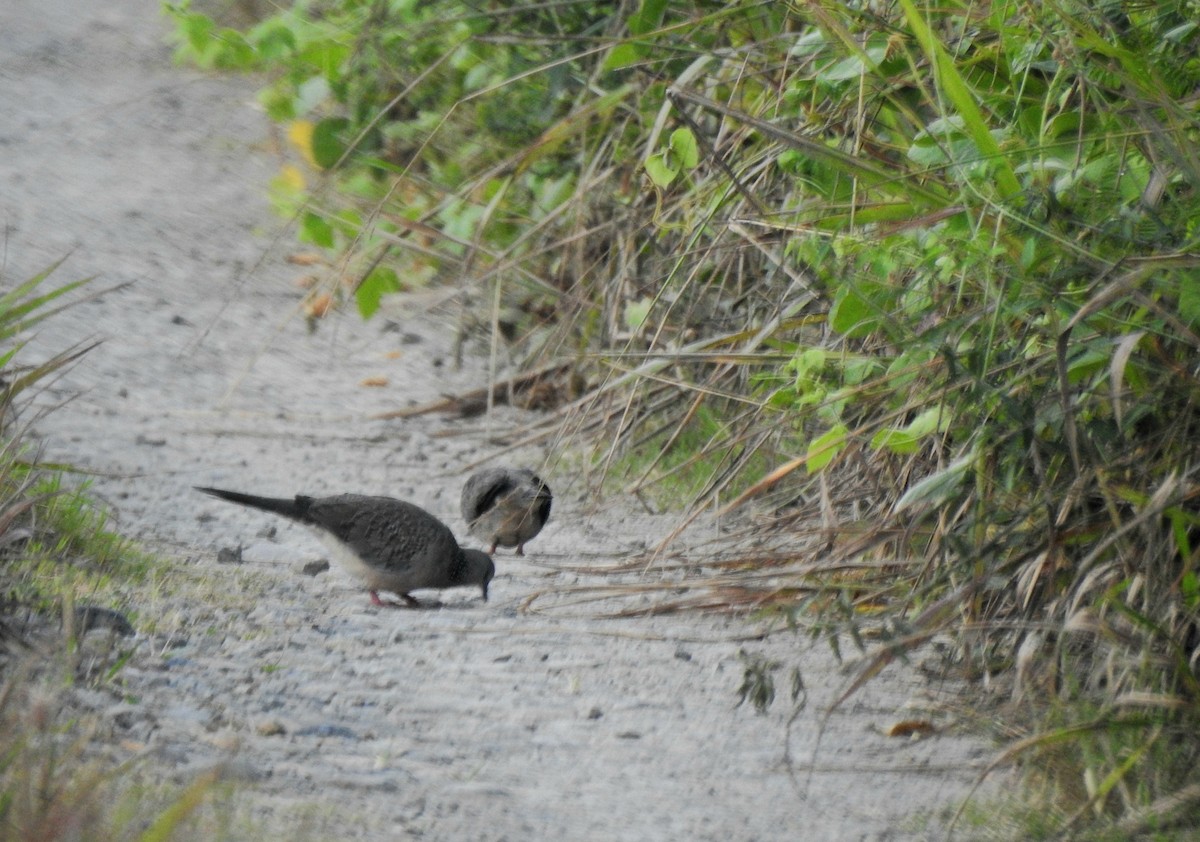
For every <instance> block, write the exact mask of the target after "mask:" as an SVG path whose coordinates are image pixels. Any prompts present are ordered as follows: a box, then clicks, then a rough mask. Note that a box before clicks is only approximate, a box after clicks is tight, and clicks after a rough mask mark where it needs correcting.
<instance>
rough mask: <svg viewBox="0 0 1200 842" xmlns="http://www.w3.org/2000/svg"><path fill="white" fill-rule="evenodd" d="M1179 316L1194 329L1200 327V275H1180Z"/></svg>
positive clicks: (1187, 273) (1181, 273) (1194, 273)
mask: <svg viewBox="0 0 1200 842" xmlns="http://www.w3.org/2000/svg"><path fill="white" fill-rule="evenodd" d="M1179 315H1180V316H1182V317H1183V320H1184V321H1186V322H1187V323H1188V324H1190V325H1191V326H1192V327H1194V328H1195V327H1200V273H1197V272H1180V273H1179Z"/></svg>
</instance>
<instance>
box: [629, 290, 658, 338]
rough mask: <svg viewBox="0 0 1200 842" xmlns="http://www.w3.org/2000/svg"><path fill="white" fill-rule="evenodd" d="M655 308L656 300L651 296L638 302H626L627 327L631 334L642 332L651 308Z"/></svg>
mask: <svg viewBox="0 0 1200 842" xmlns="http://www.w3.org/2000/svg"><path fill="white" fill-rule="evenodd" d="M653 306H654V299H653V298H650V297H649V296H645V297H642V298H639V299H638V300H637V301H627V302H625V327H626V329H627V330H629V332H630V333H637V332H638V331H639V330H641V327H642V325H643V324H644V323H645V321H646V318H647V317H648V316H649V315H650V308H651V307H653Z"/></svg>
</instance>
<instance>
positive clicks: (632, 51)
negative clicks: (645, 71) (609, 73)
mask: <svg viewBox="0 0 1200 842" xmlns="http://www.w3.org/2000/svg"><path fill="white" fill-rule="evenodd" d="M645 55H646V48H645V47H644V46H643V45H641V44H634V43H632V42H630V41H623V42H621V43H620V44H617V46H615V47H613V48H612V51H611V52H610V53H609V54H608V58H606V59H605V60H604V69H605V70H620V69H621V68H623V67H629V66H630V65H632V64H637V63H638V62H639V61H641V60H642V58H643V57H645Z"/></svg>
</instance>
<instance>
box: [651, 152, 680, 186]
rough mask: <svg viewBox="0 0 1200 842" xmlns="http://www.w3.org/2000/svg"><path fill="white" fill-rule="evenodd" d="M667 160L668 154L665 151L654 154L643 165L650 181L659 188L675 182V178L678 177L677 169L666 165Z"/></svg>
mask: <svg viewBox="0 0 1200 842" xmlns="http://www.w3.org/2000/svg"><path fill="white" fill-rule="evenodd" d="M667 158H668V153H667V152H666V151H665V150H664V151H662V152H655V153H654V154H653V155H651V156H650V157H649V158H647V159H646V163H645V165H644V166H645V167H646V175H648V176H650V180H651V181H653V182H654V183H655V184H656V185H658V186H659V187H667V186H668V185H670V183H671V182H672V181H674V180H675V176H677V175H679V168H678V167H672V166H671V165H670V164H668V163H667Z"/></svg>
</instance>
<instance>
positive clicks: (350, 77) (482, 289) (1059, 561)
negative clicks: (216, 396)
mask: <svg viewBox="0 0 1200 842" xmlns="http://www.w3.org/2000/svg"><path fill="white" fill-rule="evenodd" d="M173 13H174V15H175V19H176V21H177V26H178V33H179V37H180V48H179V49H180V53H181V55H182V56H183V57H185V58H187V59H190V60H192V61H194V62H197V63H199V64H201V65H202V66H208V67H218V68H243V69H249V68H254V69H262V70H265V71H266V72H267V73H268V74H269V78H270V80H271V82H270V84H269V86H268V87H267V88H266V89H265V90H264V92H263V102H264V104H265V106H266V108H267V110H268V112H269V113H270V115H271V116H272V117H273V118H275V119H277V120H279V121H282V122H285V123H286V124H287V125H288V131H289V135H290V136H291V137H292V138H293V139H294V140H295V141H296V142H297V143H298V145H299V146H300V147H301V148H302V149H303V150H304V152H305V155H306V156H307V158H308V167H309V169H308V170H307V171H305V170H304V169H302V168H293V169H289V170H288V171H286V172H285V173H284V174H282V175H281V177H280V178H279V180H278V182H277V184H276V193H275V196H276V200H277V202H278V203H279V206H280V209H281V210H282V211H283V212H285V213H287V214H293V215H295V217H296V219H297V220H298V223H299V226H298V227H299V232H300V237H301V239H302V240H304V241H306V242H308V243H311V244H313V245H315V246H319V247H322V248H324V249H327V250H328V252H329V254H330V256H331V257H330V259H331V263H332V266H333V270H332V271H331V272H330V285H329V286H328V287H327V288H326V289H325V290H324V292H323V294H324V295H326V296H327V297H329V298H332V299H338V298H346V299H350V298H353V300H354V301H355V302H356V304H357V306H358V308H359V310H360V311H361V312H362V314H363V315H364V316H370V315H372V314H373V313H374V312H375V311H376V310H377V308H378V307H379V304H380V301H381V300H382V299H383V298H384V296H386V295H388V294H390V293H393V292H397V291H402V290H412V289H415V288H419V287H421V286H425V285H428V284H431V283H433V282H435V281H440V282H442V283H448V284H452V285H455V286H457V287H458V288H459V290H460V291H461V295H462V298H463V299H464V300H465V302H466V303H467V305H468V306H467V307H466V308H465V312H466V313H468V314H469V316H468V317H464V318H463V319H462V331H463V340H464V341H467V340H469V339H471V337H472V336H483V337H484V338H485V340H486V341H489V342H491V343H492V348H493V358H495V357H496V356H497V355H496V353H495V348H496V347H497V346H498V345H500V344H501V343H503V345H504V347H505V348H506V349H507V351H508V352H509V353H510V354H511V356H512V358H513V359H515V360H517V361H518V365H519V366H520V367H521V368H522V369H523V370H525V371H534V372H539V373H540V374H544V375H545V379H544V380H539V381H537V384H538V388H531V389H529V390H528V393H527V394H526V396H525V400H526V401H527V402H529V403H536V404H537V405H540V406H545V405H551V406H554V407H556V410H555V411H556V414H555V416H554V417H555V418H557V419H561V420H562V421H563V423H565V424H567V425H574V428H575V429H577V430H579V431H583V430H588V431H592V432H599V433H601V435H597V436H595V437H594V438H593V440H594V441H596V442H598V443H599V444H598V448H599V449H598V451H597V458H598V463H599V464H602V465H603V466H604V468H605V470H606V471H615V470H618V469H624V470H625V471H626V475H625V476H624V480H623V481H624V482H626V483H627V485H626V487H627V488H628V489H629V490H631V491H638V490H641V489H642V488H643V487H646V486H652V485H653V484H654V483H663V482H670V483H674V485H673V486H672V487H673V488H674V489H675V491H676V492H679V491H682V492H684V493H685V494H686V495H687V496H688V498H689V501H690V508H691V509H692V510H693V511H697V512H698V511H705V510H713V509H721V510H723V511H729V510H734V509H738V508H739V507H744V506H746V505H747V504H753V505H754V506H755V507H757V508H758V510H759V511H767V512H770V513H772V514H773V515H775V516H776V518H777V521H778V524H777V525H778V527H779V529H780V530H782V533H783V534H789V533H788V530H791V531H792V532H791V534H796V535H799V534H801V533H803V534H805V535H809V536H811V535H818V537H819V540H815V541H813V540H806V541H799V540H797V541H794V542H793V543H792V544H791V546H793V547H794V549H793V550H792V551H790V552H788V551H774V552H772V553H771V554H770V556H769V557H765V558H764V559H762V560H761V564H764V565H774V566H777V567H778V570H779V571H780V572H781V573H782V572H786V571H787V570H788V569H789V567H788V565H795V564H797V563H803V564H804V565H805V566H804V571H805V572H804V573H803V574H802V575H801V574H797V582H798V583H799V584H798V586H797V587H795V588H789V589H785V590H784V591H779V590H775V591H773V592H771V593H770V594H759V595H758V596H757V597H756V600H757V601H756V604H758V605H770V606H773V608H774V610H778V611H782V612H785V613H787V614H788V615H789V616H791V617H792V618H793V619H797V620H804V619H811V618H812V617H814V616H818V617H821V618H823V619H822V620H821V622H822V623H823V624H824V625H825V626H826V627H828V626H829V625H830V624H831V619H830V618H837V622H836V623H835V624H833V625H834V627H835V628H836V630H838V631H847V630H849V631H851V632H854V633H856V634H857V633H858V631H859V630H860V629H861V628H863V627H868V626H869V627H871V628H872V629H873V630H874V631H876V632H877V633H879V634H883V635H885V636H886V638H887V640H888V642H889V645H888V647H887V648H886V650H885V651H884V653H883V654H882V655H880V656H879V657H877V658H876V659H875V660H873V661H871V662H870V664H869V665H868V667H867V669H866V670H865V671H864V672H863V674H862V676H861V678H862V679H863V680H865V679H866V678H868V677H869V676H870V675H871V674H872V673H873V672H874V671H877V669H878V668H879V667H880V666H882V664H883V663H884V662H886V660H887V659H888V658H891V657H895V656H896V654H897V653H898V652H902V651H904V650H906V649H910V648H912V647H915V646H918V645H920V644H922V643H924V642H926V641H928V640H930V639H931V638H933V637H935V636H944V635H947V634H948V635H951V636H952V637H953V639H954V640H955V641H956V642H957V645H956V650H957V656H958V657H959V658H960V659H961V661H962V663H963V664H964V665H965V666H967V667H969V668H970V669H971V670H973V671H976V672H982V673H986V674H988V675H990V676H992V677H993V678H994V679H996V680H1001V679H1003V680H1005V681H1007V682H1008V683H1009V686H1011V689H1012V696H1013V699H1014V700H1015V701H1014V703H1013V706H1012V708H1011V709H1010V710H1009V714H1010V718H1011V719H1012V728H1013V729H1014V731H1015V733H1016V736H1019V737H1021V738H1022V739H1020V740H1018V741H1017V742H1016V744H1015V746H1014V749H1013V750H1012V752H1011V756H1012V757H1016V758H1032V759H1033V760H1034V761H1035V762H1033V763H1031V764H1030V767H1031V768H1038V767H1045V769H1048V770H1049V771H1048V772H1047V773H1046V775H1047V777H1048V778H1049V781H1048V782H1047V786H1046V787H1045V789H1044V792H1045V794H1046V795H1047V803H1048V804H1050V805H1051V806H1052V807H1053V808H1056V811H1055V810H1051V811H1049V812H1047V811H1045V810H1042V811H1040V815H1041V816H1042V817H1043V820H1044V821H1045V817H1046V816H1050V819H1049V820H1048V821H1046V827H1045V830H1046V832H1054V833H1057V832H1060V831H1062V830H1064V829H1068V830H1069V829H1072V828H1074V829H1078V828H1079V827H1080V826H1082V825H1083V824H1085V823H1086V822H1088V821H1095V822H1097V823H1098V824H1104V823H1106V822H1108V823H1111V824H1112V826H1113V827H1114V828H1116V829H1117V832H1119V833H1120V834H1123V835H1133V834H1137V833H1142V832H1151V831H1161V832H1163V833H1168V832H1170V831H1171V828H1181V827H1182V828H1186V827H1188V826H1195V824H1196V823H1197V822H1198V821H1200V777H1198V776H1197V771H1196V770H1197V768H1198V763H1197V761H1198V759H1200V741H1198V740H1197V739H1196V734H1197V733H1198V727H1197V726H1198V725H1200V683H1198V672H1197V670H1198V662H1200V578H1198V577H1197V571H1196V562H1197V556H1198V554H1200V549H1198V548H1197V545H1198V544H1200V513H1198V510H1197V501H1198V499H1200V482H1198V478H1197V468H1198V466H1200V465H1198V459H1197V448H1196V446H1195V442H1196V441H1197V439H1198V437H1200V413H1198V411H1197V402H1198V400H1200V368H1198V367H1197V360H1198V359H1200V354H1198V351H1200V249H1198V248H1197V238H1198V234H1200V232H1198V230H1197V224H1198V222H1200V156H1198V154H1197V150H1198V149H1200V119H1198V118H1200V96H1198V94H1197V92H1198V91H1200V3H1197V2H1195V0H1170V1H1169V2H1163V3H1141V2H1133V0H1128V1H1127V2H1122V0H1095V2H1090V3H1088V2H1077V0H1051V2H1046V3H1041V4H1032V3H1019V2H1013V1H1012V0H993V2H983V3H965V2H953V1H952V2H949V3H940V4H929V3H918V2H916V0H896V2H865V0H864V2H830V1H829V0H816V2H811V3H786V2H735V3H715V2H698V1H697V2H690V3H672V4H668V3H666V2H665V0H642V1H641V2H640V3H639V4H637V5H631V4H622V3H600V2H595V0H589V1H588V2H583V1H582V0H581V1H580V2H574V1H573V0H567V1H566V2H548V3H540V4H527V5H526V4H515V5H514V4H472V3H468V2H458V1H457V0H431V2H422V3H417V2H411V0H391V2H388V0H323V2H298V3H296V4H295V5H294V6H293V7H292V8H289V9H285V10H283V11H280V12H279V13H278V14H276V15H274V16H272V17H269V18H266V19H265V20H262V21H261V22H260V23H258V24H256V25H255V26H253V27H252V28H250V29H248V30H246V31H244V32H243V31H235V30H232V29H222V28H221V27H220V26H218V25H217V24H215V23H214V22H213V21H212V20H211V19H210V18H208V17H206V16H204V15H201V14H198V13H195V12H193V11H191V10H189V9H188V8H187V7H186V6H182V7H173ZM314 174H315V177H314ZM564 370H568V371H569V372H570V373H569V375H567V376H563V375H562V372H563V371H564ZM555 377H557V378H558V379H557V380H555V379H554V378H555ZM527 382H528V381H527ZM514 399H521V398H520V396H515V398H514ZM783 546H785V547H786V546H788V545H787V544H786V542H785V543H784V544H783ZM860 560H862V561H869V562H870V563H869V564H862V565H854V564H843V563H840V562H843V561H860ZM814 562H824V567H822V564H819V563H814ZM1047 758H1050V759H1051V760H1053V762H1050V760H1047ZM1032 779H1033V778H1032V776H1031V780H1032ZM1185 832H1186V831H1185Z"/></svg>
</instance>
